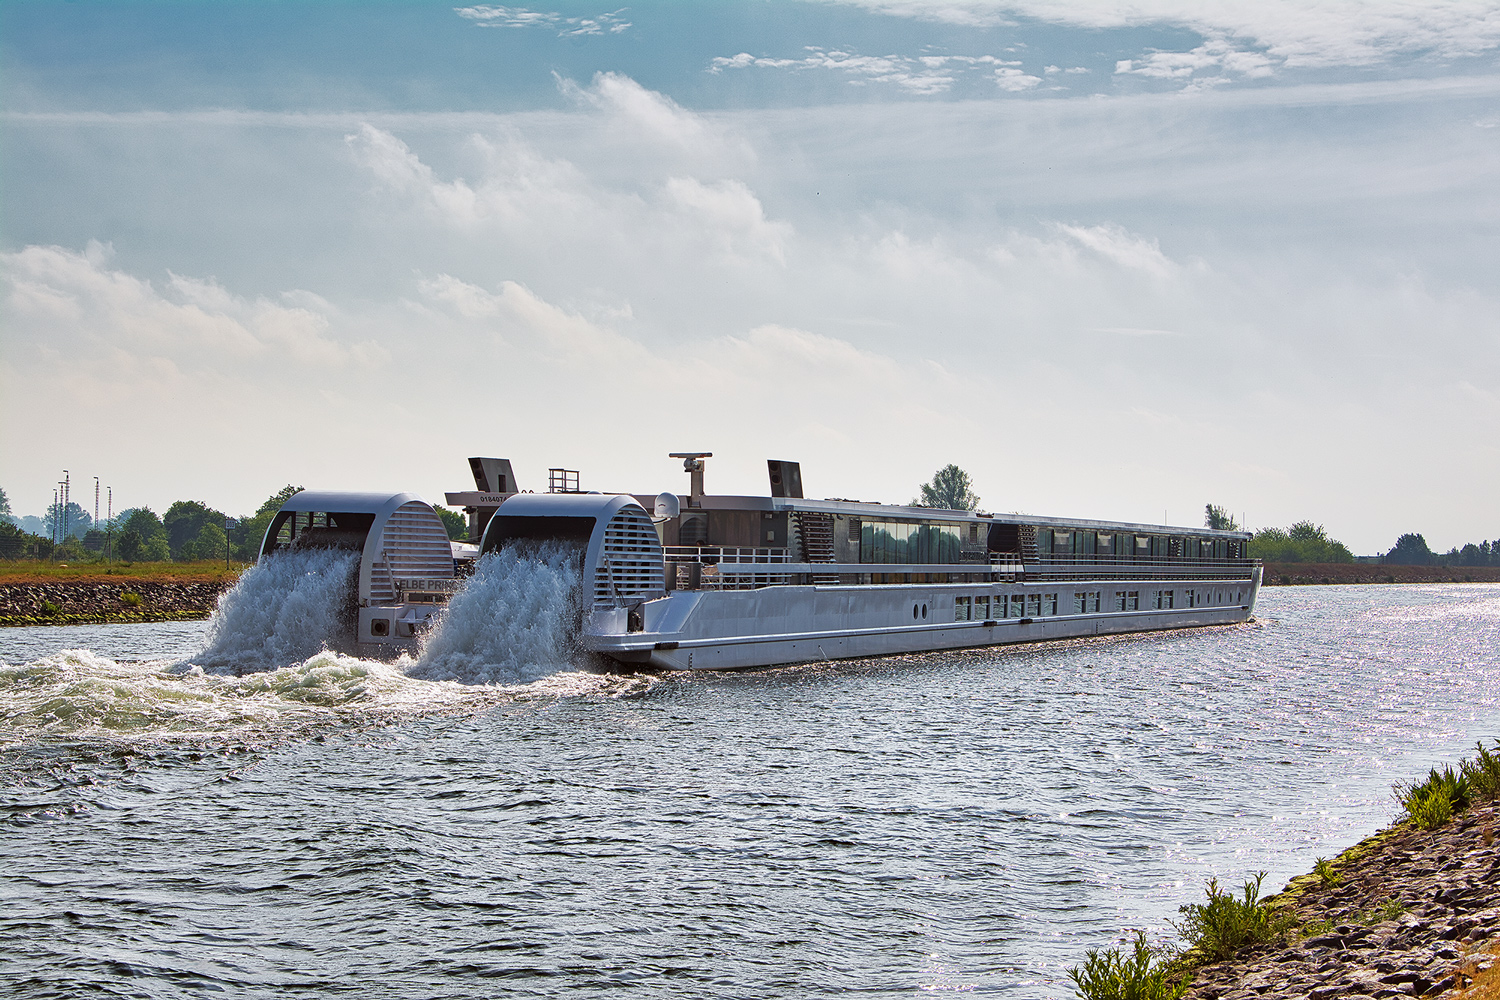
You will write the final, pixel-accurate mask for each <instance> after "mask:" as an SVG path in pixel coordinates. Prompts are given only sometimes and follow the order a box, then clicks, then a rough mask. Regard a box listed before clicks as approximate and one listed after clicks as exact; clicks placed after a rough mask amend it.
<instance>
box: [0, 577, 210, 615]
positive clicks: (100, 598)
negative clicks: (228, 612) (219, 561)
mask: <svg viewBox="0 0 1500 1000" xmlns="http://www.w3.org/2000/svg"><path fill="white" fill-rule="evenodd" d="M232 586H234V580H233V579H227V578H226V579H222V580H137V579H129V578H125V579H122V580H120V581H119V582H115V581H109V582H103V581H96V580H65V581H49V582H43V583H38V582H27V583H0V627H5V626H18V625H84V624H92V623H98V622H153V621H181V620H185V619H194V618H207V617H208V616H209V615H210V614H211V613H212V612H213V609H214V605H215V603H216V602H217V601H218V599H219V595H220V594H222V593H224V591H226V590H228V589H229V588H230V587H232Z"/></svg>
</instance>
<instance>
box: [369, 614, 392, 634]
mask: <svg viewBox="0 0 1500 1000" xmlns="http://www.w3.org/2000/svg"><path fill="white" fill-rule="evenodd" d="M370 634H371V635H390V634H391V621H390V619H389V618H371V619H370Z"/></svg>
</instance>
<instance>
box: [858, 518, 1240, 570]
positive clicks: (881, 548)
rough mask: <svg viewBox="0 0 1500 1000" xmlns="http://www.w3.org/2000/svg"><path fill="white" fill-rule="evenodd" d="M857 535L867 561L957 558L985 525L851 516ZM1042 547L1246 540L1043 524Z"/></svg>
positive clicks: (1134, 547)
mask: <svg viewBox="0 0 1500 1000" xmlns="http://www.w3.org/2000/svg"><path fill="white" fill-rule="evenodd" d="M849 529H850V534H851V536H852V537H856V538H858V539H859V561H860V562H863V563H905V564H912V563H947V564H951V563H956V562H958V561H959V560H960V558H961V557H960V553H961V551H962V549H963V545H962V541H963V538H964V536H965V535H966V534H967V536H968V541H969V544H971V545H977V544H978V542H979V525H978V523H970V524H969V525H968V526H967V529H965V527H964V526H962V525H954V524H909V523H906V522H903V521H863V520H860V519H857V518H850V521H849ZM1036 545H1037V552H1038V553H1039V554H1040V555H1042V556H1043V557H1044V558H1045V557H1047V556H1049V555H1050V556H1051V557H1053V558H1058V557H1062V558H1069V559H1072V558H1078V557H1091V558H1099V557H1103V558H1105V559H1113V558H1116V557H1125V558H1155V559H1194V560H1196V559H1243V558H1244V557H1245V543H1244V542H1243V541H1241V540H1239V539H1228V538H1182V537H1177V536H1171V535H1136V534H1118V533H1111V532H1106V531H1084V530H1082V529H1078V530H1063V529H1060V528H1038V529H1037V533H1036Z"/></svg>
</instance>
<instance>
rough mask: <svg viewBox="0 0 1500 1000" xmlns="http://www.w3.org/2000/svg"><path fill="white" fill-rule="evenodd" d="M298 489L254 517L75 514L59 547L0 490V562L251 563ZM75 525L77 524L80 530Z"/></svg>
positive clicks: (447, 515)
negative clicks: (16, 511)
mask: <svg viewBox="0 0 1500 1000" xmlns="http://www.w3.org/2000/svg"><path fill="white" fill-rule="evenodd" d="M302 489H303V488H302V487H301V486H293V485H291V484H290V483H289V484H287V485H286V486H283V487H282V488H281V489H279V490H277V491H276V492H275V493H272V494H271V495H270V496H269V497H267V498H266V500H265V502H264V503H262V504H261V505H260V507H259V508H257V509H256V511H255V513H253V514H248V515H245V516H242V517H239V518H230V517H228V516H227V515H226V514H225V513H224V512H223V511H221V510H216V509H215V508H213V507H210V506H208V505H207V504H205V503H202V502H200V501H197V500H178V501H177V502H176V503H174V504H172V505H171V506H170V507H168V508H167V509H166V511H165V513H163V514H161V515H159V516H158V515H157V513H156V512H155V511H153V510H152V509H151V508H150V507H132V508H128V509H126V510H123V511H121V512H120V513H119V514H116V515H115V516H114V518H113V519H101V520H100V522H99V523H98V524H94V523H93V522H92V520H91V519H89V517H88V514H87V513H86V512H84V511H83V510H82V509H80V510H78V511H77V514H79V515H82V519H81V520H79V519H77V518H75V517H70V518H69V519H68V522H67V523H68V532H67V536H66V538H65V539H64V541H63V542H62V543H61V544H58V543H56V542H54V541H53V538H52V536H53V535H54V534H55V532H53V531H52V530H51V529H52V528H53V525H51V524H50V523H47V521H44V520H43V519H40V518H36V517H31V518H27V519H22V518H17V517H16V516H15V515H13V514H12V513H11V510H10V501H9V499H8V498H7V497H6V495H5V491H4V490H3V489H0V558H6V559H20V558H26V557H30V558H34V559H67V560H72V561H77V562H87V561H90V560H97V559H105V558H112V559H119V560H123V561H125V562H199V561H203V560H210V559H230V560H234V561H238V562H252V561H254V560H255V558H256V557H257V556H258V555H259V554H260V546H261V541H262V539H264V538H265V534H266V529H267V528H269V527H270V525H271V519H272V518H274V517H275V516H276V512H277V511H279V510H280V509H281V505H282V504H284V503H286V502H287V500H289V499H290V498H291V497H292V496H294V495H295V494H297V493H300V492H301V491H302ZM69 506H70V507H76V506H77V505H76V504H70V505H69ZM437 511H438V515H439V516H440V517H441V518H442V519H443V526H444V527H445V528H447V530H448V537H449V538H453V539H461V538H464V537H466V536H467V534H468V524H467V522H466V521H465V520H464V516H463V515H462V514H460V513H458V512H457V511H451V510H447V509H445V508H442V507H439V508H437ZM69 513H72V512H71V511H70V512H69ZM58 516H60V515H58ZM49 520H50V518H49ZM30 521H37V522H38V525H37V527H40V528H41V529H42V530H46V531H47V535H46V536H44V535H42V534H41V533H40V531H28V530H26V529H27V528H29V527H32V525H30V524H29V522H30ZM79 525H82V527H81V529H80V528H78V526H79ZM226 526H227V530H226Z"/></svg>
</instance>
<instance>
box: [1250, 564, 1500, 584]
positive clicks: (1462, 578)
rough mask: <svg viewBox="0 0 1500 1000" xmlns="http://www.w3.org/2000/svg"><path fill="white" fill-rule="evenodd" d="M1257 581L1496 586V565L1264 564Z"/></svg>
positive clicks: (1499, 569) (1499, 578) (1499, 568)
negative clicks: (1481, 584) (1483, 584)
mask: <svg viewBox="0 0 1500 1000" xmlns="http://www.w3.org/2000/svg"><path fill="white" fill-rule="evenodd" d="M1261 582H1262V583H1263V584H1265V585H1266V586H1268V587H1287V586H1298V585H1307V584H1333V583H1351V584H1358V583H1500V566H1395V565H1390V564H1387V563H1266V564H1265V570H1264V572H1263V573H1262V575H1261Z"/></svg>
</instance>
